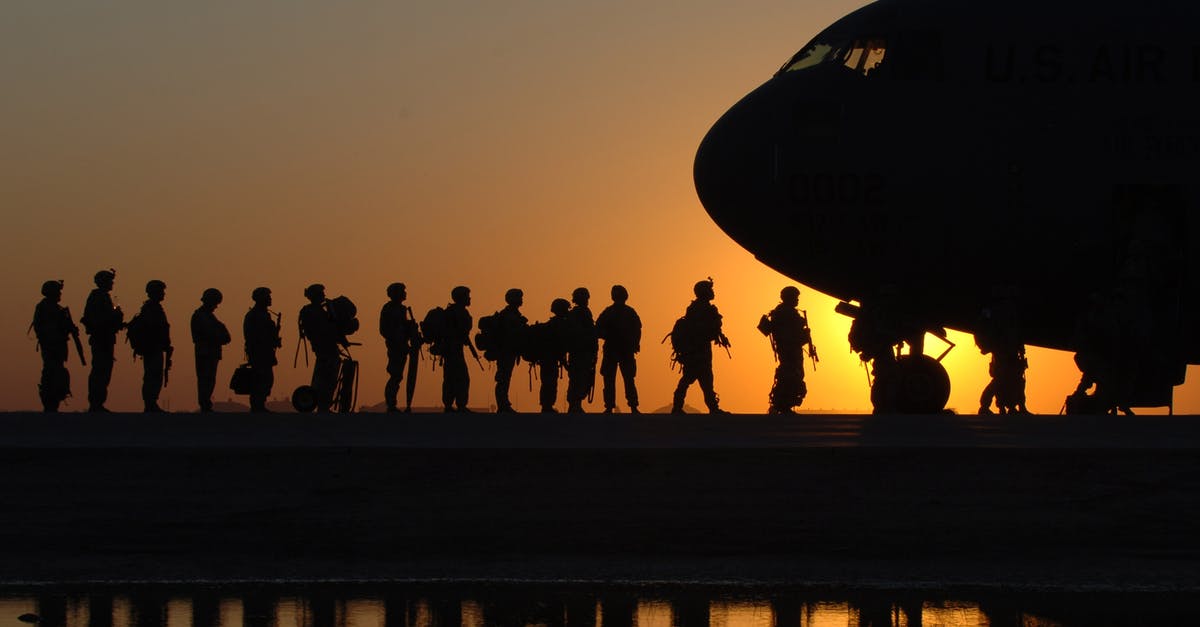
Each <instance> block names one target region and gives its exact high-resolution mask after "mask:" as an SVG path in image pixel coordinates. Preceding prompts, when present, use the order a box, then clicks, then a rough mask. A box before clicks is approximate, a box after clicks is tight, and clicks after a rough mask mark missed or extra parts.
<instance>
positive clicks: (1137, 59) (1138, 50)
mask: <svg viewBox="0 0 1200 627" xmlns="http://www.w3.org/2000/svg"><path fill="white" fill-rule="evenodd" d="M983 76H984V79H985V80H986V81H988V82H991V83H1014V84H1025V83H1035V84H1038V83H1040V84H1051V83H1062V84H1082V85H1103V84H1113V85H1116V84H1140V85H1154V84H1167V83H1180V82H1193V83H1194V82H1200V44H1195V45H1192V46H1171V47H1168V46H1163V45H1160V44H1155V43H1104V44H1098V45H1095V46H1091V47H1080V48H1073V47H1069V46H1063V45H1061V44H1055V43H1040V44H1032V45H1030V44H1024V45H1022V44H992V45H989V46H988V47H987V50H986V52H985V54H984V61H983Z"/></svg>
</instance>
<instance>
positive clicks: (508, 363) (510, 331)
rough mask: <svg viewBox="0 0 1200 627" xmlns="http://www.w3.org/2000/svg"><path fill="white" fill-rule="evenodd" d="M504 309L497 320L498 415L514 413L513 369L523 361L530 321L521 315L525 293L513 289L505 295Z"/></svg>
mask: <svg viewBox="0 0 1200 627" xmlns="http://www.w3.org/2000/svg"><path fill="white" fill-rule="evenodd" d="M504 303H505V305H504V309H501V310H500V313H499V316H498V318H499V319H498V320H496V326H497V331H498V332H499V336H498V338H497V340H498V346H497V349H498V350H497V353H498V358H497V359H496V413H514V411H515V410H514V409H513V406H512V401H511V400H509V398H508V388H509V384H510V383H511V382H512V373H513V369H514V368H516V367H517V362H518V361H519V360H520V359H521V347H520V338H521V336H522V335H523V334H524V332H525V327H526V326H527V324H528V322H529V320H528V319H527V318H525V316H523V315H521V305H523V304H525V293H524V292H522V291H521V290H519V289H516V288H513V289H510V290H508V291H507V292H505V293H504Z"/></svg>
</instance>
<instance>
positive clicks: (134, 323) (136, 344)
mask: <svg viewBox="0 0 1200 627" xmlns="http://www.w3.org/2000/svg"><path fill="white" fill-rule="evenodd" d="M146 327H147V325H146V317H145V316H143V315H142V314H141V312H138V313H136V314H134V316H133V317H132V318H130V319H129V323H128V324H127V325H126V326H125V341H127V342H129V347H130V348H132V349H133V354H134V355H135V356H137V355H145V354H146V353H147V352H148V351H149V348H150V347H149V346H147V343H148V342H149V340H150V338H149V331H150V330H149V329H148V328H146Z"/></svg>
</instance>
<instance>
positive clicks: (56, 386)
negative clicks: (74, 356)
mask: <svg viewBox="0 0 1200 627" xmlns="http://www.w3.org/2000/svg"><path fill="white" fill-rule="evenodd" d="M70 393H71V373H70V371H68V370H67V365H66V359H60V358H59V357H58V355H54V354H50V355H47V351H46V350H45V349H43V350H42V378H41V381H40V382H39V383H38V396H39V397H40V398H41V401H42V410H43V411H46V412H56V411H58V406H59V404H61V403H62V401H63V399H65V398H67V395H69V394H70Z"/></svg>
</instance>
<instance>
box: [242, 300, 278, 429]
mask: <svg viewBox="0 0 1200 627" xmlns="http://www.w3.org/2000/svg"><path fill="white" fill-rule="evenodd" d="M250 298H252V299H253V300H254V306H253V307H251V308H250V311H247V312H246V317H245V318H243V319H242V337H244V338H245V340H246V362H247V363H248V364H250V371H251V372H252V373H253V374H254V391H252V392H251V393H250V411H252V412H259V413H265V412H266V411H267V397H269V396H270V395H271V388H272V387H274V385H275V365H276V364H277V363H279V361H278V360H277V359H276V357H275V350H276V349H278V348H279V347H280V346H283V340H282V339H281V338H280V336H279V328H280V322H281V316H280V315H279V314H276V315H275V319H274V320H272V319H271V309H270V307H271V290H270V289H268V288H265V287H256V288H254V291H253V292H251V293H250Z"/></svg>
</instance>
